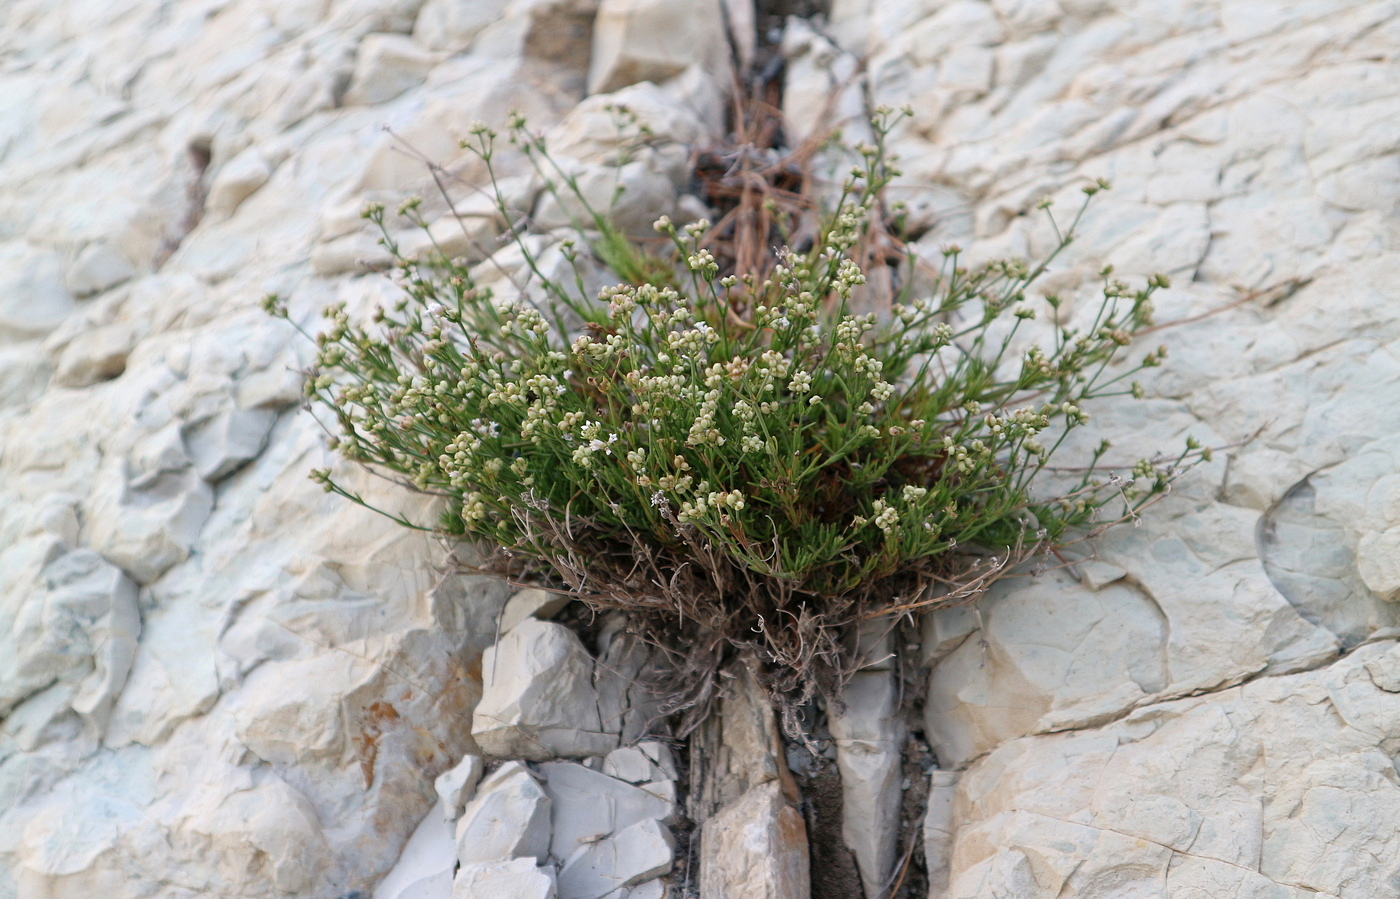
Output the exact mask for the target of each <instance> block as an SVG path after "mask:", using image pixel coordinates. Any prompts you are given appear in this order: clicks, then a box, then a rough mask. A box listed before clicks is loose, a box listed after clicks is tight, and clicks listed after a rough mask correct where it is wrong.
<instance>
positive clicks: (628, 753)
mask: <svg viewBox="0 0 1400 899" xmlns="http://www.w3.org/2000/svg"><path fill="white" fill-rule="evenodd" d="M603 773H604V774H606V775H608V776H609V777H616V778H617V779H618V780H625V781H627V782H628V783H632V784H643V783H647V782H649V781H654V780H675V778H676V763H675V761H674V760H673V759H672V757H671V750H670V748H669V747H668V746H667V745H666V744H665V743H657V742H654V741H653V742H648V743H642V744H639V745H637V746H624V747H622V748H621V749H614V750H613V751H612V752H610V753H608V755H607V758H605V759H603Z"/></svg>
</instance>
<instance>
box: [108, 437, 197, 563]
mask: <svg viewBox="0 0 1400 899" xmlns="http://www.w3.org/2000/svg"><path fill="white" fill-rule="evenodd" d="M145 445H146V447H147V449H146V450H145V453H146V455H145V456H144V457H141V458H136V459H118V460H114V462H113V463H112V464H109V465H107V466H105V467H104V469H103V474H104V478H103V480H102V482H101V483H99V484H98V485H97V490H96V491H95V493H94V496H93V497H92V499H91V500H90V501H89V502H88V503H87V507H86V510H85V511H86V517H87V538H88V540H89V541H90V543H91V545H92V546H93V548H95V549H97V550H98V551H99V552H101V553H102V554H103V555H104V556H106V557H107V558H108V559H110V560H111V561H113V562H115V563H116V564H117V565H119V566H121V567H122V568H123V569H124V570H125V571H126V572H127V573H128V574H130V575H131V576H132V577H133V578H134V579H135V580H136V582H137V583H139V584H147V583H150V582H151V581H154V580H155V579H156V578H158V577H159V576H160V575H162V574H164V573H165V572H166V571H167V570H168V569H169V568H170V567H171V566H173V565H175V564H176V563H177V562H181V561H183V560H185V559H186V558H188V557H189V553H190V547H191V546H192V545H193V544H194V542H195V540H196V539H197V538H198V536H199V532H200V529H201V528H203V527H204V522H205V521H206V520H207V519H208V517H209V513H210V511H211V509H212V508H213V505H214V497H213V492H212V491H211V490H210V489H209V485H208V484H207V483H205V481H204V480H203V479H202V478H201V477H200V476H199V474H198V472H196V471H195V470H194V469H193V468H192V467H189V459H188V457H187V456H186V455H185V451H184V447H183V446H182V445H181V443H180V440H179V436H178V434H176V433H174V431H173V430H170V429H167V430H166V431H162V432H160V433H158V434H156V435H154V436H153V437H151V438H150V439H149V440H148V441H147V443H146V444H145Z"/></svg>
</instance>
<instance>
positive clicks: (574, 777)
mask: <svg viewBox="0 0 1400 899" xmlns="http://www.w3.org/2000/svg"><path fill="white" fill-rule="evenodd" d="M541 770H542V771H543V773H544V777H545V792H546V793H548V794H549V797H550V799H551V800H552V801H553V806H552V808H553V824H552V826H553V833H552V836H551V838H550V855H551V856H553V857H554V858H558V859H566V860H567V859H569V858H572V857H573V856H574V854H575V853H576V852H578V851H579V850H580V848H582V847H585V846H591V845H593V844H594V843H595V842H597V841H598V840H600V839H604V838H607V837H609V836H612V835H614V834H616V833H619V832H620V831H622V830H624V829H626V828H628V827H631V826H632V825H634V824H637V823H639V822H642V821H662V822H666V823H669V822H670V821H671V819H672V816H673V815H674V814H675V803H674V801H672V800H668V799H667V798H665V797H663V796H658V795H656V794H655V793H652V792H650V791H648V790H645V789H642V788H640V787H635V786H633V785H631V784H629V783H624V782H623V781H621V780H617V779H615V778H612V777H609V776H607V775H606V774H601V773H599V772H597V771H591V770H589V769H588V768H585V767H584V766H583V765H579V764H576V763H573V762H549V763H546V764H544V765H542V766H541ZM616 886H617V885H616V884H614V885H613V887H609V889H613V888H614V887H616ZM600 895H601V894H600Z"/></svg>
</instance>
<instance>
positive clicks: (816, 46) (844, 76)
mask: <svg viewBox="0 0 1400 899" xmlns="http://www.w3.org/2000/svg"><path fill="white" fill-rule="evenodd" d="M783 52H784V54H785V55H786V56H787V59H788V63H787V71H786V74H785V80H784V82H783V91H784V96H786V97H788V98H789V99H788V100H787V101H786V102H785V103H784V104H783V129H784V133H785V134H786V135H787V139H788V143H789V144H790V145H791V146H794V147H796V146H799V145H800V144H801V143H802V142H803V141H807V140H813V139H815V140H817V141H821V140H823V139H825V137H826V135H827V134H828V133H829V132H830V131H832V130H834V129H836V128H843V127H847V126H850V125H854V127H855V128H856V129H857V130H858V131H859V130H861V129H862V127H863V126H862V125H861V124H859V123H860V122H862V121H863V120H864V118H865V104H864V100H863V98H862V96H861V84H862V82H861V79H860V76H859V71H860V66H859V63H858V61H857V60H856V57H855V56H853V55H852V54H850V53H846V52H843V51H842V50H841V49H840V48H838V47H837V46H836V45H835V44H833V43H832V42H831V41H830V40H828V39H827V38H825V37H824V36H822V34H821V32H819V31H818V30H817V29H816V28H814V27H813V26H812V25H811V24H809V23H808V22H806V21H805V20H803V19H798V18H792V19H790V20H789V21H788V25H787V28H786V29H785V30H784V32H783Z"/></svg>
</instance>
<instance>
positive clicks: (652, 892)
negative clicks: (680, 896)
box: [604, 880, 671, 899]
mask: <svg viewBox="0 0 1400 899" xmlns="http://www.w3.org/2000/svg"><path fill="white" fill-rule="evenodd" d="M668 895H671V894H670V893H668V892H667V891H666V881H665V880H648V881H647V882H646V883H640V884H637V885H636V886H634V887H623V888H622V889H620V890H614V891H613V892H611V893H609V894H608V895H607V896H605V897H604V899H666V897H667V896H668Z"/></svg>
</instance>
